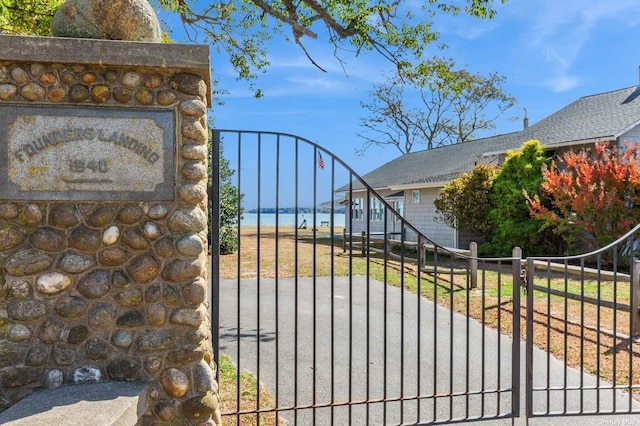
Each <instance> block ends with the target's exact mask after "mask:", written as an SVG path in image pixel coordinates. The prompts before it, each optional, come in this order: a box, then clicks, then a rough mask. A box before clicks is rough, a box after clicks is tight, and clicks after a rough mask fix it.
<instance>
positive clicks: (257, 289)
mask: <svg viewBox="0 0 640 426" xmlns="http://www.w3.org/2000/svg"><path fill="white" fill-rule="evenodd" d="M257 169H258V176H257V177H258V182H257V183H258V189H257V190H258V194H257V204H258V235H257V242H256V244H257V246H256V256H257V260H256V276H257V277H256V280H257V281H256V296H257V297H256V300H257V303H256V381H257V383H256V410H259V409H260V305H261V304H262V301H261V300H260V287H261V280H260V257H261V239H262V232H261V231H262V227H261V224H260V219H261V210H262V202H261V201H262V200H261V195H262V194H261V192H262V191H261V190H262V187H261V182H260V176H261V174H262V134H261V133H258V165H257ZM256 423H257V425H258V426H260V413H257V414H256Z"/></svg>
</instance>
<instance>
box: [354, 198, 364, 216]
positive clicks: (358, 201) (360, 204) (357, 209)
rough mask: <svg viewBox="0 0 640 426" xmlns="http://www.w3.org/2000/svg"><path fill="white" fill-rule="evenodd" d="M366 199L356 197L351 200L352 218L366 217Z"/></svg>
mask: <svg viewBox="0 0 640 426" xmlns="http://www.w3.org/2000/svg"><path fill="white" fill-rule="evenodd" d="M363 208H364V199H362V198H354V199H352V200H351V219H352V220H358V221H361V220H363V219H364V217H363V216H364V212H363Z"/></svg>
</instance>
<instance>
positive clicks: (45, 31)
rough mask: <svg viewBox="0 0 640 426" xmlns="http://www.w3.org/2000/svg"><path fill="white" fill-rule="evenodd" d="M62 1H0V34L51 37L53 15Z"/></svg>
mask: <svg viewBox="0 0 640 426" xmlns="http://www.w3.org/2000/svg"><path fill="white" fill-rule="evenodd" d="M62 3H64V0H0V34H30V35H39V36H50V35H51V19H52V18H53V14H54V13H55V12H56V10H58V8H59V7H60V6H61V5H62Z"/></svg>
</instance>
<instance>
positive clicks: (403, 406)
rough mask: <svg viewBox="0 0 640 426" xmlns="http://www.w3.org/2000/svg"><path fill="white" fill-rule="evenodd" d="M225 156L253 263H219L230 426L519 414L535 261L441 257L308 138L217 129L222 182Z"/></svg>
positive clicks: (232, 258)
mask: <svg viewBox="0 0 640 426" xmlns="http://www.w3.org/2000/svg"><path fill="white" fill-rule="evenodd" d="M219 146H223V147H224V158H225V159H227V160H228V161H229V165H230V167H231V169H233V170H235V174H234V175H233V176H232V177H231V178H229V181H228V182H231V184H232V185H233V187H234V188H236V189H237V191H238V193H239V194H242V196H241V197H240V198H239V199H238V201H237V203H236V204H235V205H234V206H233V207H234V209H232V210H235V213H234V215H235V216H234V220H232V221H231V222H232V223H231V224H230V225H229V226H228V227H229V228H230V229H232V231H235V232H236V233H237V234H236V235H237V236H236V237H234V238H235V243H236V244H237V246H238V251H237V253H236V254H230V255H220V254H219V252H218V251H217V249H218V248H217V247H213V256H212V276H213V289H212V292H213V303H212V305H213V312H214V315H213V328H212V331H213V334H214V339H215V340H214V342H217V346H216V347H217V348H218V351H217V352H218V355H220V356H221V357H222V359H220V360H219V365H220V366H221V367H220V369H221V373H222V374H221V375H222V376H227V375H228V376H231V377H232V379H231V381H232V384H231V385H229V386H227V385H226V384H225V383H226V382H224V380H225V379H224V378H223V377H221V380H223V381H222V384H221V392H222V393H223V394H224V392H225V389H226V388H235V389H236V390H234V391H233V395H232V396H231V398H228V397H225V396H224V395H223V400H227V403H226V404H227V405H225V406H223V416H224V417H223V419H224V421H225V424H235V423H238V424H240V423H242V421H243V419H245V418H251V421H252V422H253V423H250V424H254V423H262V424H276V423H275V422H277V421H278V419H279V421H281V422H287V424H304V425H308V424H322V425H329V424H335V425H346V424H357V425H365V424H367V425H369V424H370V425H382V424H397V425H401V424H432V423H450V422H455V421H469V420H482V419H501V418H504V419H508V418H512V417H515V416H518V415H519V413H520V406H519V403H520V397H519V396H520V364H521V363H520V345H519V342H520V311H521V310H520V291H519V282H520V272H521V265H520V262H521V260H520V258H518V257H515V258H508V259H477V258H474V257H470V256H469V255H468V254H464V253H457V252H456V253H454V252H452V251H449V250H447V249H445V248H443V247H440V246H438V245H437V244H435V243H433V242H432V241H430V240H429V238H428V237H427V236H425V235H423V234H421V233H420V232H418V230H417V229H415V228H414V227H413V226H412V225H411V224H410V223H408V222H406V221H405V219H404V218H403V217H402V216H401V215H400V214H398V213H397V212H396V211H394V210H393V209H392V206H391V205H390V204H389V203H388V202H387V201H385V199H384V197H382V196H380V195H378V194H377V193H376V192H375V191H373V190H372V188H370V187H369V186H368V185H367V184H366V182H364V181H362V179H360V177H359V176H358V175H357V174H356V173H355V172H354V171H353V170H352V169H351V168H349V167H348V166H347V165H346V164H344V163H343V162H342V161H341V160H340V159H339V158H337V157H335V156H334V155H333V154H332V153H331V152H329V151H328V150H326V149H324V148H322V147H320V146H319V145H317V144H315V143H313V142H310V141H308V140H306V139H303V138H300V137H297V136H293V135H286V134H279V133H271V132H251V131H227V130H213V147H214V149H213V151H214V155H213V158H212V164H213V166H214V171H215V172H216V173H217V169H218V166H219V164H220V161H221V160H220V158H219V157H218V151H217V147H219ZM214 180H215V181H217V179H215V178H214ZM218 196H219V194H218V189H217V188H214V189H213V192H212V193H211V199H212V200H214V201H217V199H218V198H217V197H218ZM219 204H220V203H218V202H213V203H212V206H213V216H214V217H219V215H220V212H219V211H218V208H219ZM224 208H227V209H228V208H229V206H225V207H224ZM226 213H228V212H226ZM226 213H225V212H223V215H224V214H226ZM227 223H228V222H227ZM218 228H219V223H217V222H214V223H213V224H212V227H211V229H212V236H211V239H212V241H217V240H218V238H219V234H218ZM227 232H229V230H228V229H225V227H223V229H222V233H227ZM477 271H480V272H477ZM218 277H219V278H218ZM216 314H217V315H216ZM514 342H515V344H514ZM245 371H246V372H251V373H252V374H253V379H252V378H250V377H248V376H246V374H243V372H245ZM261 389H263V391H262V392H261ZM229 399H230V401H229ZM234 422H235V423H234ZM247 424H249V423H247Z"/></svg>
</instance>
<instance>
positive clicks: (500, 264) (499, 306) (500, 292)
mask: <svg viewBox="0 0 640 426" xmlns="http://www.w3.org/2000/svg"><path fill="white" fill-rule="evenodd" d="M498 271H499V273H498V356H497V357H496V361H497V364H498V371H497V374H498V389H502V362H501V361H502V334H501V333H500V330H502V261H501V260H499V261H498ZM501 412H502V410H501V408H500V398H498V413H501Z"/></svg>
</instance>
